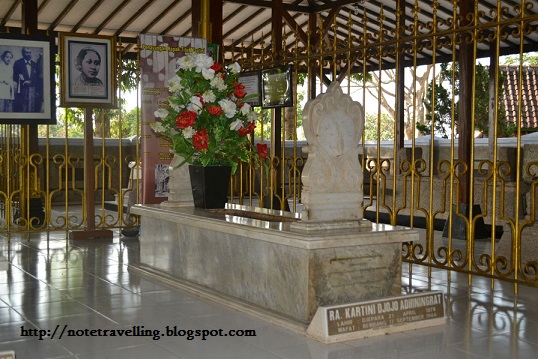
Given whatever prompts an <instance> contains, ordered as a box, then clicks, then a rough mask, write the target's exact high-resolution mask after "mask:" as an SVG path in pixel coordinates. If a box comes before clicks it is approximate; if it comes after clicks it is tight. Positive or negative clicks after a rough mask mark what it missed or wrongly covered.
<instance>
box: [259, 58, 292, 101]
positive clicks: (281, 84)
mask: <svg viewBox="0 0 538 359" xmlns="http://www.w3.org/2000/svg"><path fill="white" fill-rule="evenodd" d="M292 74H293V67H292V66H291V65H286V66H279V67H273V68H269V69H263V70H261V77H262V108H279V107H292V106H293V83H292Z"/></svg>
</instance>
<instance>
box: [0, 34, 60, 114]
mask: <svg viewBox="0 0 538 359" xmlns="http://www.w3.org/2000/svg"><path fill="white" fill-rule="evenodd" d="M51 43H52V39H51V38H48V37H43V38H39V37H30V36H25V35H11V34H0V123H36V124H39V123H42V124H47V123H49V124H50V123H54V122H55V118H54V116H53V113H54V112H53V110H52V109H53V108H54V98H55V96H54V93H55V91H54V90H55V89H54V84H53V83H52V82H51V78H52V74H53V73H54V72H53V71H54V67H53V61H52V56H51Z"/></svg>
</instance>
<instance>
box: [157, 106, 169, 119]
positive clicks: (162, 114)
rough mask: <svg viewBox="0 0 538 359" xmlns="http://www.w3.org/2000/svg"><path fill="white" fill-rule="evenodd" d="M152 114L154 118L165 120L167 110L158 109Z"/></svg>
mask: <svg viewBox="0 0 538 359" xmlns="http://www.w3.org/2000/svg"><path fill="white" fill-rule="evenodd" d="M153 114H154V115H155V117H158V118H165V117H166V116H168V110H167V109H165V108H160V109H158V110H157V111H155V112H154V113H153Z"/></svg>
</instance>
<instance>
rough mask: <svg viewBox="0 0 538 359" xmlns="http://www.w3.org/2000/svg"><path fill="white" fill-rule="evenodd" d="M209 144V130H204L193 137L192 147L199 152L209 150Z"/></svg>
mask: <svg viewBox="0 0 538 359" xmlns="http://www.w3.org/2000/svg"><path fill="white" fill-rule="evenodd" d="M208 143H209V136H208V135H207V130H206V129H205V128H202V129H201V130H198V131H196V132H195V133H194V135H192V145H193V146H194V147H195V148H196V149H197V150H198V151H201V150H207V144H208Z"/></svg>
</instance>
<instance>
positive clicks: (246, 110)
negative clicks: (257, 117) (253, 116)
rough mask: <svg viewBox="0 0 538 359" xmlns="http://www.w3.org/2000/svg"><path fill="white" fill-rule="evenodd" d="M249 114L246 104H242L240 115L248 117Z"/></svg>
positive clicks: (248, 107)
mask: <svg viewBox="0 0 538 359" xmlns="http://www.w3.org/2000/svg"><path fill="white" fill-rule="evenodd" d="M249 113H250V105H249V104H248V103H246V102H245V103H244V104H243V107H241V114H243V115H248V114H249Z"/></svg>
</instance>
